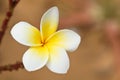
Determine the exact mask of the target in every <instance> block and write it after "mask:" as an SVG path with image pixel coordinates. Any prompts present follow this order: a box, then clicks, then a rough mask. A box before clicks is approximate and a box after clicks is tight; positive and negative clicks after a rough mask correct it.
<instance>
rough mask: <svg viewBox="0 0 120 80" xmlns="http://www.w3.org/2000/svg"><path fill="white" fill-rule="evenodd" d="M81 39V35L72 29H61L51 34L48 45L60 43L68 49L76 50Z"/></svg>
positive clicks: (59, 44)
mask: <svg viewBox="0 0 120 80" xmlns="http://www.w3.org/2000/svg"><path fill="white" fill-rule="evenodd" d="M80 41H81V37H80V36H79V35H78V34H77V33H75V32H74V31H72V30H67V29H64V30H60V31H57V32H56V33H54V34H53V35H51V36H50V37H49V38H48V40H47V44H48V45H53V44H54V45H58V46H60V47H63V48H65V49H66V50H68V51H75V50H76V49H77V48H78V46H79V44H80Z"/></svg>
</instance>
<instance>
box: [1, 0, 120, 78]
mask: <svg viewBox="0 0 120 80" xmlns="http://www.w3.org/2000/svg"><path fill="white" fill-rule="evenodd" d="M8 4H9V3H8V0H0V25H2V21H3V19H4V18H5V13H6V12H7V11H8ZM119 4H120V0H21V1H20V2H19V3H18V5H17V6H16V7H15V10H14V13H13V16H12V18H11V20H10V22H9V24H8V28H7V30H6V33H5V35H4V37H3V39H2V44H1V45H0V65H6V64H14V63H15V62H16V61H21V59H22V55H23V54H24V52H25V51H26V50H27V49H28V47H25V46H23V45H21V44H19V43H17V42H16V41H15V40H14V39H13V38H12V36H11V35H10V30H11V28H12V27H13V25H14V24H16V23H17V22H19V21H26V22H29V23H30V24H32V25H34V26H36V27H37V28H39V24H40V19H41V16H42V15H43V13H44V12H45V11H46V10H47V9H49V8H50V7H53V6H57V7H58V8H59V12H60V23H59V29H62V28H68V29H72V30H74V31H76V32H77V33H78V34H79V35H80V36H81V38H82V41H81V44H80V46H79V48H78V49H77V50H76V51H75V52H73V53H69V52H68V55H69V57H70V69H69V71H68V73H67V74H63V75H60V74H55V73H53V72H51V71H50V70H48V69H47V68H46V67H43V68H42V69H40V70H37V71H34V72H27V71H26V70H25V69H19V70H18V71H12V72H9V71H5V72H3V73H1V74H0V80H120V77H119V76H120V68H119V67H120V65H119V64H120V60H119V58H120V50H119V48H120V38H119V21H120V5H119Z"/></svg>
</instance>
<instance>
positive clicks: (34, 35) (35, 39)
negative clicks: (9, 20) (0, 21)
mask: <svg viewBox="0 0 120 80" xmlns="http://www.w3.org/2000/svg"><path fill="white" fill-rule="evenodd" d="M11 34H12V36H13V38H14V39H15V40H16V41H18V42H19V43H21V44H23V45H27V46H40V45H41V38H40V31H39V30H38V29H37V28H35V27H33V26H32V25H30V24H29V23H27V22H19V23H17V24H16V25H15V26H14V27H13V28H12V30H11Z"/></svg>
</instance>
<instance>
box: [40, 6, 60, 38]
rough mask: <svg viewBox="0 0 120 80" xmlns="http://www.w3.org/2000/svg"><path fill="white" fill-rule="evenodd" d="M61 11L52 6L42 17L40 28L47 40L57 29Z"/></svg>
mask: <svg viewBox="0 0 120 80" xmlns="http://www.w3.org/2000/svg"><path fill="white" fill-rule="evenodd" d="M58 20H59V12H58V8H57V7H52V8H50V9H49V10H48V11H46V12H45V14H44V15H43V16H42V18H41V23H40V30H41V36H42V39H43V40H45V39H47V38H48V36H50V35H51V34H52V33H54V32H55V31H56V30H57V27H58Z"/></svg>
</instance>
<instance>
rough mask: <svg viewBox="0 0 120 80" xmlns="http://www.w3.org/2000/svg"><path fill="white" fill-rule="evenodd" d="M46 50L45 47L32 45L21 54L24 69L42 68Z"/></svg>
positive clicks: (45, 58)
mask: <svg viewBox="0 0 120 80" xmlns="http://www.w3.org/2000/svg"><path fill="white" fill-rule="evenodd" d="M48 55H49V53H48V50H47V48H45V47H33V48H30V49H28V50H27V51H26V52H25V54H24V55H23V64H24V67H25V69H26V70H28V71H35V70H38V69H40V68H42V67H43V66H44V65H45V64H46V63H47V61H48Z"/></svg>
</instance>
